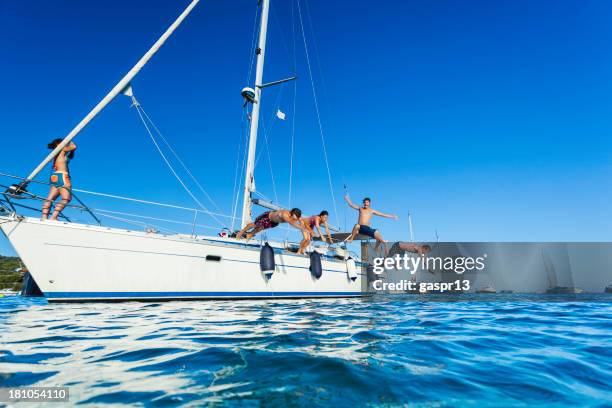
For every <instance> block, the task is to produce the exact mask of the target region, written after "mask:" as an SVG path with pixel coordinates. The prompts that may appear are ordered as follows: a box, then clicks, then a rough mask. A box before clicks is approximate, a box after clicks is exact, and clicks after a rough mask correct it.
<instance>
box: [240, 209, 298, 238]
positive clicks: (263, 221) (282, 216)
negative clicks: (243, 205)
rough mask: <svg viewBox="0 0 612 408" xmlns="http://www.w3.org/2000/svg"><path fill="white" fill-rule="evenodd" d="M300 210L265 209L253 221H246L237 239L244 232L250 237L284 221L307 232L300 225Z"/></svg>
mask: <svg viewBox="0 0 612 408" xmlns="http://www.w3.org/2000/svg"><path fill="white" fill-rule="evenodd" d="M301 216H302V211H301V210H300V209H299V208H294V209H292V210H291V211H289V210H277V211H266V212H265V213H263V214H261V215H260V216H258V217H257V218H255V221H253V222H250V223H248V224H247V225H246V226H245V227H244V228H243V229H242V230H240V232H239V233H238V234H236V238H237V239H242V236H243V235H245V234H246V239H251V238H252V237H253V236H254V235H255V234H257V233H259V232H261V231H263V230H265V229H269V228H274V227H277V226H278V224H282V223H284V222H286V223H289V224H291V226H293V227H295V228H297V229H299V230H301V231H302V232H304V233H307V232H308V230H307V229H306V228H305V227H302V226H301V225H300V217H301Z"/></svg>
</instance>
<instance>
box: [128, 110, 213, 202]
mask: <svg viewBox="0 0 612 408" xmlns="http://www.w3.org/2000/svg"><path fill="white" fill-rule="evenodd" d="M139 106H140V110H141V111H142V113H143V114H144V116H145V117H146V118H147V120H148V121H149V123H150V124H151V126H152V127H153V129H155V131H156V132H157V134H158V135H159V137H160V138H161V140H162V141H163V142H164V143H165V145H166V146H167V147H168V149H169V150H170V152H171V153H172V154H173V155H174V158H175V159H176V160H177V161H178V162H179V164H180V165H181V167H183V170H185V172H186V173H187V174H188V175H189V177H190V178H191V180H193V182H194V183H195V185H196V186H197V187H198V188H199V189H200V191H201V192H202V194H204V195H205V196H206V198H208V201H210V202H211V204H212V205H213V206H214V207H215V208H216V209H217V211H219V212H222V211H223V210H221V208H219V206H218V205H217V203H216V202H215V200H213V198H212V197H211V196H210V194H208V191H206V190H205V189H204V187H202V185H201V184H200V182H199V181H198V179H197V178H196V177H195V176H194V175H193V173H192V172H191V171H190V170H189V168H188V167H187V165H186V164H185V163H184V162H183V160H181V158H180V157H179V155H178V154H177V153H176V151H175V150H174V149H173V148H172V146H171V145H170V143H169V142H168V140H167V139H166V138H165V137H164V135H163V134H162V133H161V131H160V130H159V128H158V127H157V125H155V123H154V122H153V121H152V120H151V118H150V117H149V115H147V112H146V111H145V110H144V108H143V107H142V105H139Z"/></svg>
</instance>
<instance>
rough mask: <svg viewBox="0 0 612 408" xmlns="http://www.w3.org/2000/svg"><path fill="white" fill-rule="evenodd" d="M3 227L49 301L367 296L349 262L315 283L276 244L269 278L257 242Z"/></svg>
mask: <svg viewBox="0 0 612 408" xmlns="http://www.w3.org/2000/svg"><path fill="white" fill-rule="evenodd" d="M0 228H1V229H2V231H3V232H4V234H5V235H6V236H7V238H8V239H9V241H10V242H11V244H12V245H13V247H14V248H15V250H16V251H17V253H18V254H19V256H20V257H21V259H22V261H23V262H24V264H25V265H26V267H27V268H28V270H29V271H30V274H31V275H32V277H33V278H34V279H35V281H36V282H37V284H38V286H39V287H40V289H41V290H42V292H43V293H44V295H45V297H46V298H47V299H48V300H49V301H91V300H141V299H159V300H170V299H227V298H311V297H349V296H351V297H352V296H361V295H362V290H361V289H362V279H364V271H363V270H361V269H362V268H359V269H360V271H359V274H358V275H357V278H356V279H355V280H352V279H350V278H349V276H348V274H347V266H346V262H345V261H343V260H339V259H334V258H333V257H328V256H324V257H322V258H323V259H322V266H323V275H322V276H321V277H320V278H319V279H315V278H314V277H313V276H312V274H311V273H310V270H309V267H310V260H309V258H308V257H305V256H298V255H295V254H293V253H289V252H287V251H283V250H282V249H281V248H280V245H278V244H276V245H274V244H273V243H271V244H272V245H273V246H275V247H276V248H275V262H276V270H275V271H274V273H273V275H272V277H271V278H270V279H267V278H266V276H265V275H264V274H263V273H262V272H261V270H260V264H259V257H260V251H259V248H260V245H259V243H258V242H251V243H249V244H247V243H244V242H238V241H236V240H234V239H223V238H216V237H198V238H193V237H188V236H180V235H162V234H156V233H145V232H137V231H128V230H123V229H116V228H105V227H98V226H90V225H85V224H78V223H66V222H58V221H40V220H38V219H35V218H28V217H26V218H19V219H16V218H12V217H0ZM207 256H208V258H207ZM360 266H361V265H360Z"/></svg>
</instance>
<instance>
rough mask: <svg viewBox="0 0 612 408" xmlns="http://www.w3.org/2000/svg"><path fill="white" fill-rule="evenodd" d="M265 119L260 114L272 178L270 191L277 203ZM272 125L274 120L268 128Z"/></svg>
mask: <svg viewBox="0 0 612 408" xmlns="http://www.w3.org/2000/svg"><path fill="white" fill-rule="evenodd" d="M265 122H266V121H265V119H264V117H263V116H262V117H261V125H262V126H263V128H264V132H263V134H264V140H265V142H266V154H267V155H268V167H269V168H270V177H271V178H272V192H273V193H274V200H275V202H277V203H278V194H276V182H275V181H274V170H273V169H272V156H271V155H270V146H269V143H268V132H267V131H266V123H265ZM273 125H274V121H272V125H270V128H272V126H273ZM255 165H257V161H255Z"/></svg>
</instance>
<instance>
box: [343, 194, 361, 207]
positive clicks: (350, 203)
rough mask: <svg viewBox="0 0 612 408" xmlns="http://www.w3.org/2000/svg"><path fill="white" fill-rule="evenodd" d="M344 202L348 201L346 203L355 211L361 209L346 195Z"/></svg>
mask: <svg viewBox="0 0 612 408" xmlns="http://www.w3.org/2000/svg"><path fill="white" fill-rule="evenodd" d="M344 201H346V203H347V204H348V205H349V207H351V208H354V209H355V210H358V209H359V206H358V205H355V204H353V202H352V201H351V199H350V198H349V195H348V194H347V195H345V196H344Z"/></svg>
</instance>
